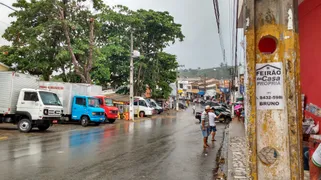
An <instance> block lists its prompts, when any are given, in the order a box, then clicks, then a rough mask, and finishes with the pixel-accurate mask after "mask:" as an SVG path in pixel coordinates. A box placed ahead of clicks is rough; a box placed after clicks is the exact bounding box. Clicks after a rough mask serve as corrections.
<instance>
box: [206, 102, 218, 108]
mask: <svg viewBox="0 0 321 180" xmlns="http://www.w3.org/2000/svg"><path fill="white" fill-rule="evenodd" d="M204 106H210V107H213V106H221V105H220V104H219V103H217V102H212V101H207V102H205V104H204Z"/></svg>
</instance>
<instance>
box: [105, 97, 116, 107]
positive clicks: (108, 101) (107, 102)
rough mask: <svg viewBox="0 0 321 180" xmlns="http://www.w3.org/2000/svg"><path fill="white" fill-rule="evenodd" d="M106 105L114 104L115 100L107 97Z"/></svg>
mask: <svg viewBox="0 0 321 180" xmlns="http://www.w3.org/2000/svg"><path fill="white" fill-rule="evenodd" d="M105 105H106V106H114V103H113V100H112V99H109V98H105Z"/></svg>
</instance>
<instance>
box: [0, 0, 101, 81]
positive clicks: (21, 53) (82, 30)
mask: <svg viewBox="0 0 321 180" xmlns="http://www.w3.org/2000/svg"><path fill="white" fill-rule="evenodd" d="M90 2H91V3H92V5H93V8H94V9H95V10H99V9H101V8H102V7H104V5H103V3H102V0H91V1H90ZM12 6H13V7H15V8H16V9H17V11H15V12H13V13H12V14H10V16H12V17H15V18H16V21H14V22H12V24H11V26H10V27H8V28H7V29H6V31H5V33H4V35H3V37H4V38H5V39H7V40H8V41H10V42H11V43H12V45H11V46H6V47H2V49H3V50H5V52H6V53H4V54H2V55H1V56H0V58H1V59H0V60H1V61H3V62H5V63H6V64H8V65H12V64H15V65H16V68H17V70H21V71H23V72H28V73H30V74H34V75H42V76H43V77H44V79H45V80H49V77H50V75H51V74H52V73H53V72H54V71H58V70H60V71H62V75H61V77H62V79H63V80H65V81H68V80H70V79H68V77H70V74H69V73H71V74H76V75H77V76H79V77H80V80H81V82H86V83H91V82H92V81H91V74H90V71H91V70H92V68H94V67H95V59H99V56H100V55H101V53H100V52H99V48H97V47H96V38H95V35H96V34H99V31H100V29H101V28H100V23H99V22H98V21H96V19H95V17H96V16H97V15H94V14H93V13H92V10H93V9H90V8H88V7H87V5H86V0H38V1H36V0H31V1H26V0H18V1H17V2H16V3H14V4H13V5H12ZM96 29H97V30H96Z"/></svg>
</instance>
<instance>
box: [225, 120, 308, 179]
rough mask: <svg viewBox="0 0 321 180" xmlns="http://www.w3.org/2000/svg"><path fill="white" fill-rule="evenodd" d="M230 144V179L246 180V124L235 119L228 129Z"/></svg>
mask: <svg viewBox="0 0 321 180" xmlns="http://www.w3.org/2000/svg"><path fill="white" fill-rule="evenodd" d="M227 138H228V139H227V143H228V144H229V146H228V172H227V179H228V180H236V179H240V180H243V179H244V180H245V179H249V178H248V177H247V169H248V167H247V166H248V165H247V163H246V162H247V159H248V158H247V155H248V152H247V150H248V148H247V145H246V137H245V128H244V124H243V123H240V122H239V121H237V120H233V121H232V122H231V123H230V125H229V129H228V137H227ZM309 177H310V175H309V171H304V180H308V179H310V178H309Z"/></svg>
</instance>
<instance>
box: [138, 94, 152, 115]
mask: <svg viewBox="0 0 321 180" xmlns="http://www.w3.org/2000/svg"><path fill="white" fill-rule="evenodd" d="M134 111H135V114H136V115H137V114H139V117H145V116H152V115H153V114H156V111H155V109H154V108H153V107H152V106H151V105H150V104H149V102H148V101H147V100H146V99H144V98H142V97H134Z"/></svg>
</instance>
